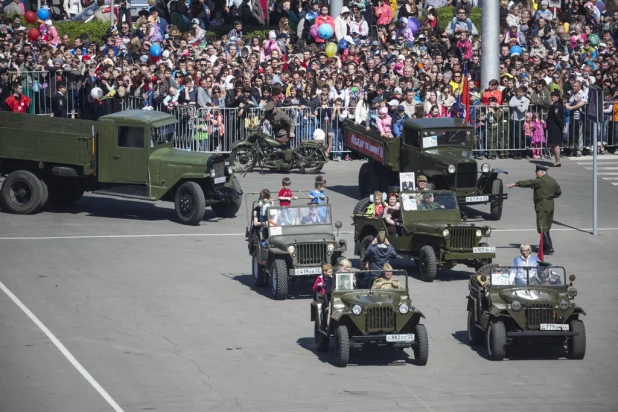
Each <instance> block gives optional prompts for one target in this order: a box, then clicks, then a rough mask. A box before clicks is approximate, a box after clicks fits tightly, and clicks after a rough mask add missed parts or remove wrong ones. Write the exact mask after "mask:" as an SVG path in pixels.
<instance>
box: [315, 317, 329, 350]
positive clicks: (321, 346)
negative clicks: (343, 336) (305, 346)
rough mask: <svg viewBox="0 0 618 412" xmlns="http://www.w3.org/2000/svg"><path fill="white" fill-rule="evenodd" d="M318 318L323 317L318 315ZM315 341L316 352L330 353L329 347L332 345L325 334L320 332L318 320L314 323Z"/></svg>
mask: <svg viewBox="0 0 618 412" xmlns="http://www.w3.org/2000/svg"><path fill="white" fill-rule="evenodd" d="M316 316H321V314H320V313H318V314H317V315H316ZM313 340H314V342H315V350H316V351H318V352H326V351H328V345H329V343H330V339H329V338H328V336H326V335H325V334H324V333H322V332H321V331H320V325H319V324H318V320H317V319H316V320H315V322H313Z"/></svg>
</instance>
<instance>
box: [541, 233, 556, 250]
mask: <svg viewBox="0 0 618 412" xmlns="http://www.w3.org/2000/svg"><path fill="white" fill-rule="evenodd" d="M543 253H545V254H546V255H553V254H554V245H553V244H552V241H551V236H550V235H549V230H548V231H546V232H543Z"/></svg>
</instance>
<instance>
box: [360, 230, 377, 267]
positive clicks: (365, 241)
mask: <svg viewBox="0 0 618 412" xmlns="http://www.w3.org/2000/svg"><path fill="white" fill-rule="evenodd" d="M373 239H374V237H373V235H367V236H365V237H364V238H363V240H361V244H360V260H361V262H362V261H363V260H365V252H366V251H367V248H368V247H369V245H370V244H371V242H373Z"/></svg>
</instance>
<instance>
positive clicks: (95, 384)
mask: <svg viewBox="0 0 618 412" xmlns="http://www.w3.org/2000/svg"><path fill="white" fill-rule="evenodd" d="M0 289H2V290H3V291H4V293H6V295H7V296H8V297H9V298H11V300H12V301H13V302H15V304H16V305H17V306H18V307H19V308H20V309H21V310H22V311H23V312H24V313H25V314H26V315H28V317H29V318H30V320H32V321H33V322H34V323H35V324H36V325H37V326H38V327H39V328H40V329H41V330H42V331H43V333H45V335H47V337H48V338H49V340H51V341H52V342H53V343H54V345H56V347H57V348H58V350H59V351H60V352H61V353H62V354H63V355H64V357H65V358H67V359H68V361H69V362H71V364H72V365H73V366H74V367H75V369H77V371H78V372H79V373H81V375H82V376H83V377H84V378H85V379H86V380H87V381H88V383H90V384H91V385H92V387H93V388H94V389H96V391H97V392H99V394H100V395H101V396H102V397H103V399H105V400H106V401H107V403H108V404H109V405H110V406H111V407H112V408H113V409H114V410H115V411H116V412H124V411H123V409H122V408H121V407H120V406H119V405H118V404H117V403H116V401H114V399H112V397H111V396H110V395H109V394H108V393H107V392H106V391H105V389H103V387H102V386H101V385H100V384H99V382H97V381H96V380H95V379H94V378H93V377H92V375H90V373H88V371H87V370H86V369H85V368H84V367H83V366H82V365H81V364H80V363H79V362H78V361H77V359H75V357H74V356H73V355H72V354H71V352H69V350H68V349H67V348H66V347H65V346H64V345H63V344H62V342H60V341H59V340H58V338H56V336H54V334H53V333H51V331H50V330H49V329H47V327H46V326H45V325H44V324H43V322H41V321H40V320H39V318H37V317H36V316H35V315H34V313H32V312H31V311H30V309H28V308H27V307H26V305H24V304H23V303H22V302H21V301H20V300H19V299H18V298H17V296H15V295H14V294H13V292H11V291H10V290H9V289H8V288H7V287H6V286H5V285H4V283H2V282H0Z"/></svg>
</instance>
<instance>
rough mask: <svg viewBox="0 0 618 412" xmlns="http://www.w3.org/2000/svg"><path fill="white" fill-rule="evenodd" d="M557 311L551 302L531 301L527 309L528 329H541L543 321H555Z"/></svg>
mask: <svg viewBox="0 0 618 412" xmlns="http://www.w3.org/2000/svg"><path fill="white" fill-rule="evenodd" d="M555 312H556V311H555V310H554V305H552V304H550V303H531V304H529V305H528V308H527V309H526V319H527V321H528V329H539V328H540V325H541V323H555V318H556V313H555Z"/></svg>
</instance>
